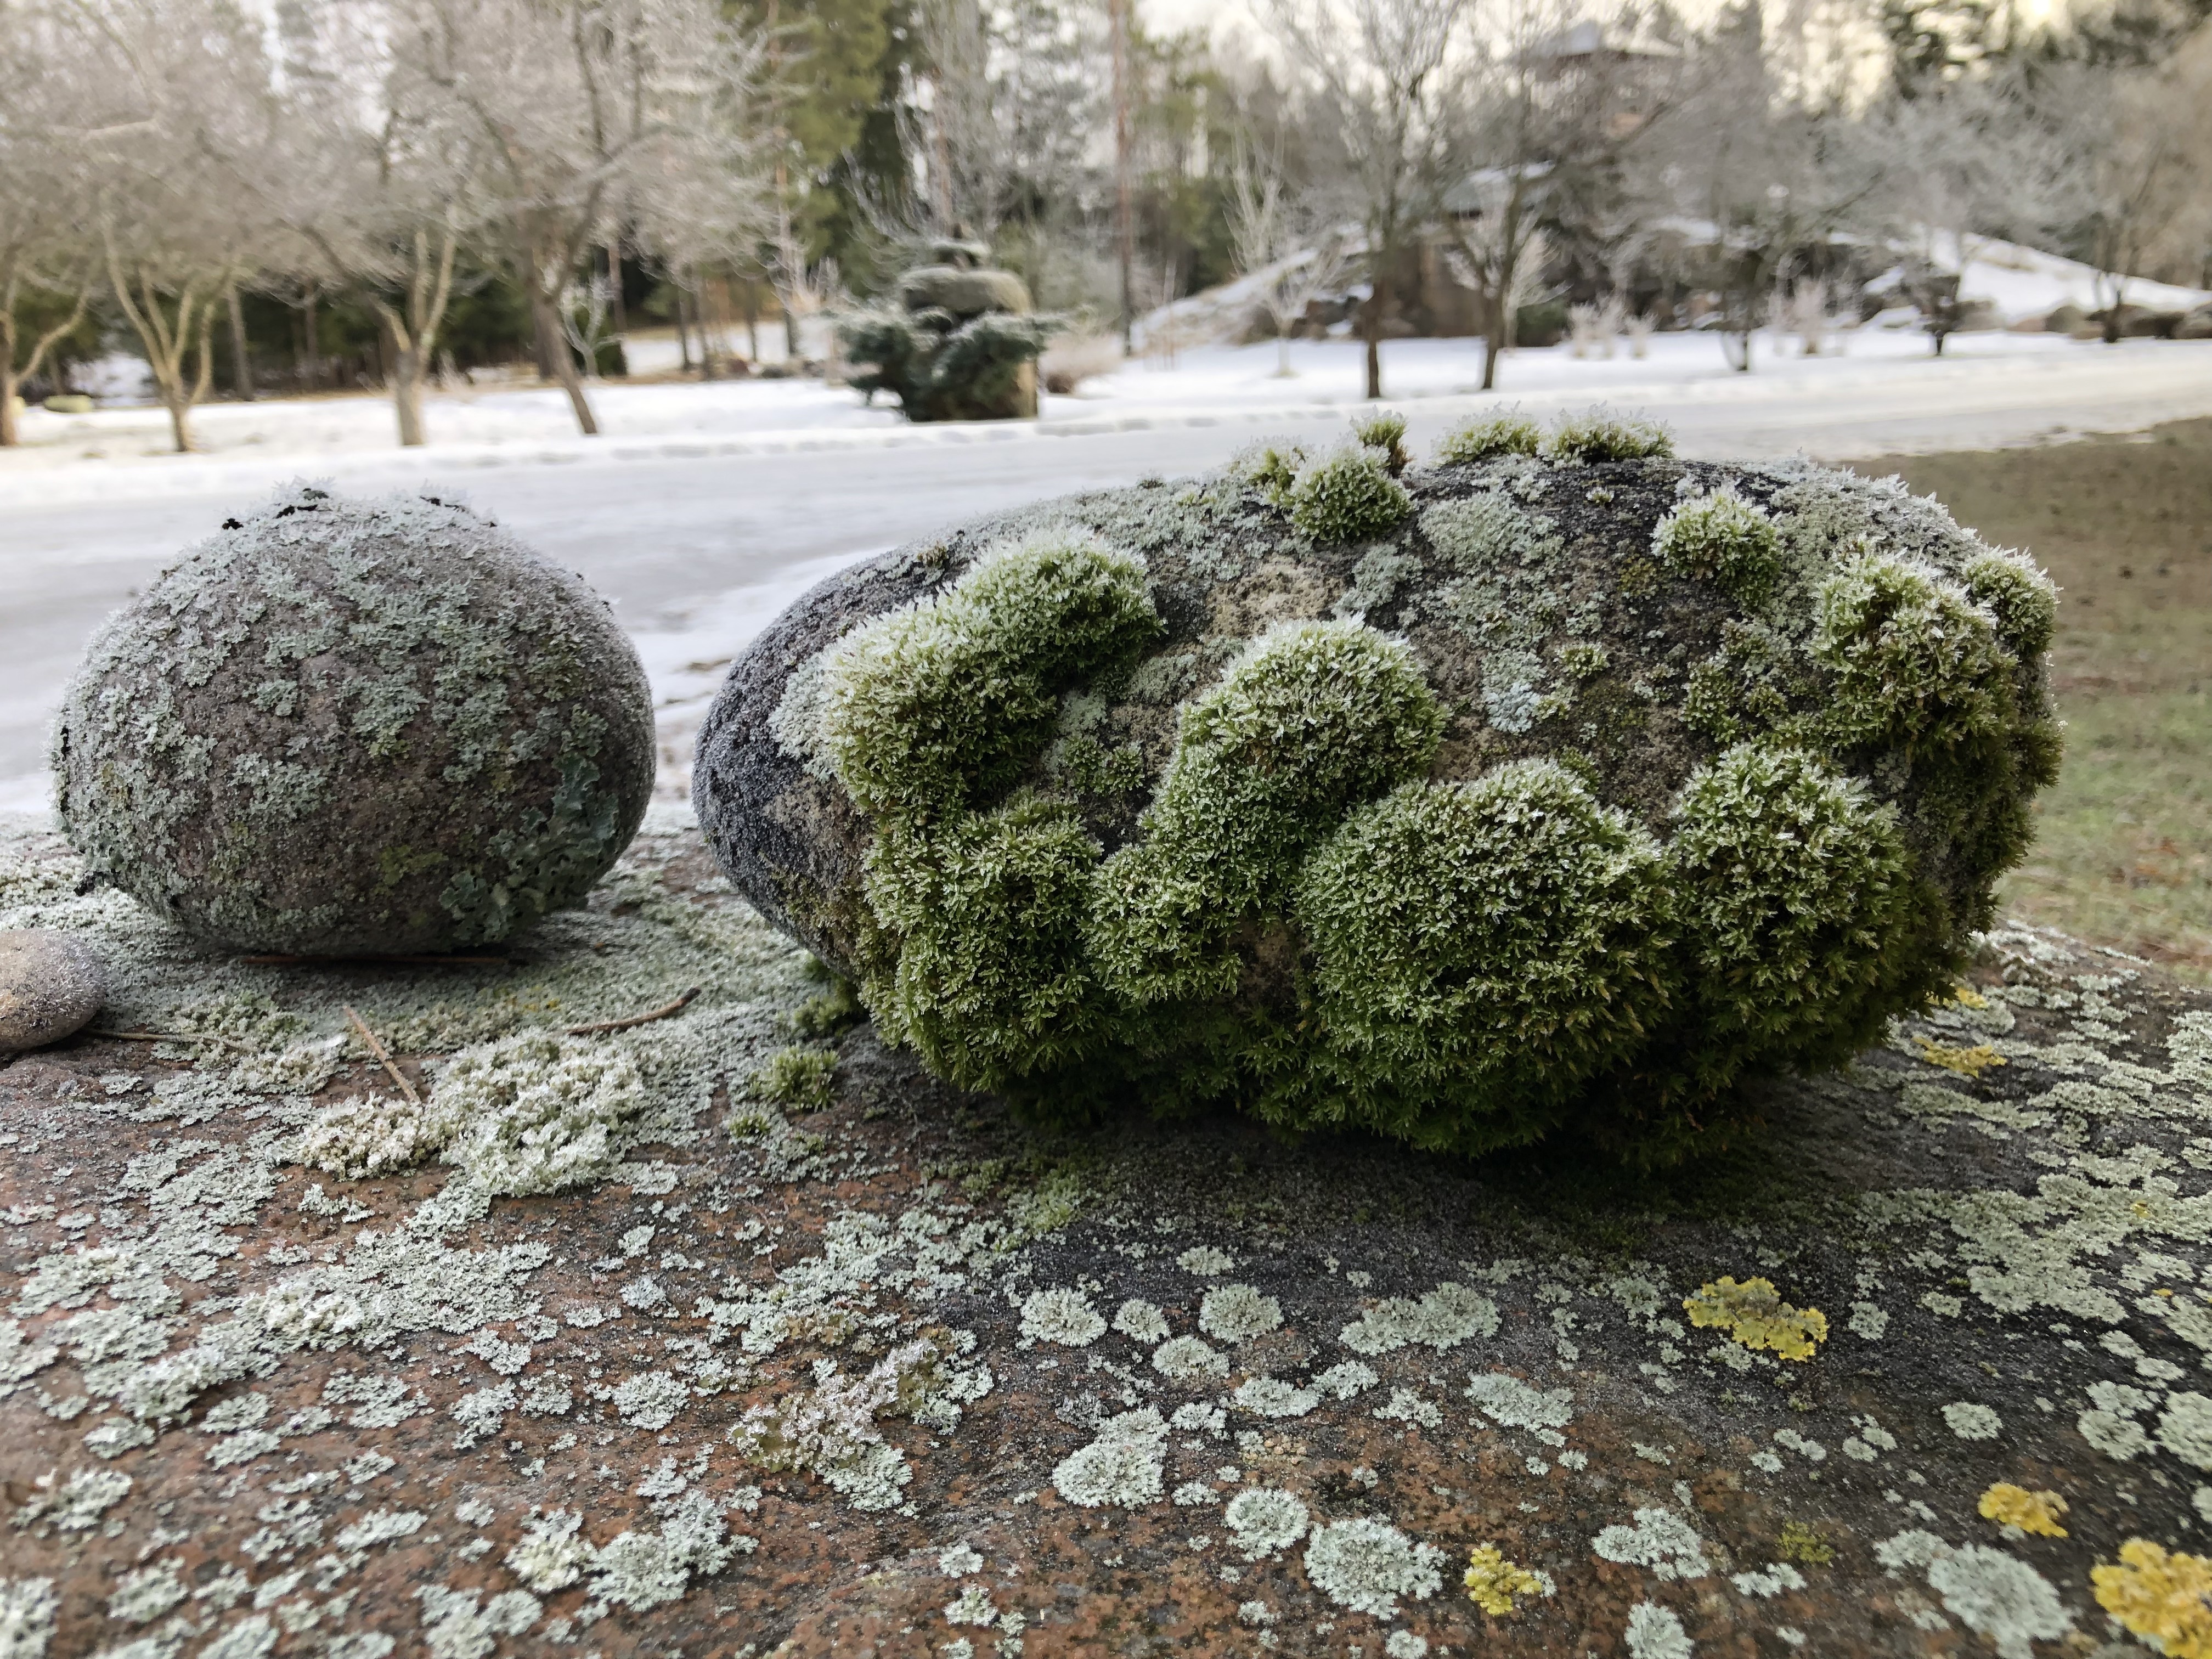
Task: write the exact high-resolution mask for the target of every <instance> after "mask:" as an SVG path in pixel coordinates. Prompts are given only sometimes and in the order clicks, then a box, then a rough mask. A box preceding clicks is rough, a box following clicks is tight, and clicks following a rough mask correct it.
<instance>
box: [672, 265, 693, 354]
mask: <svg viewBox="0 0 2212 1659" xmlns="http://www.w3.org/2000/svg"><path fill="white" fill-rule="evenodd" d="M675 286H676V352H677V356H678V359H679V360H680V362H681V366H682V368H683V370H684V373H685V374H690V372H691V331H690V329H689V328H688V327H686V326H685V325H684V285H683V284H682V283H677V284H676V285H675Z"/></svg>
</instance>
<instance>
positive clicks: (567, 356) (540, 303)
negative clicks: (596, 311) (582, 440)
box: [530, 282, 599, 438]
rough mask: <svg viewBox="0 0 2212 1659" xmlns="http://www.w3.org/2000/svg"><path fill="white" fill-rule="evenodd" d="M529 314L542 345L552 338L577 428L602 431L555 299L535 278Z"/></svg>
mask: <svg viewBox="0 0 2212 1659" xmlns="http://www.w3.org/2000/svg"><path fill="white" fill-rule="evenodd" d="M530 318H531V322H532V325H533V326H534V327H535V329H536V331H537V334H538V344H539V347H540V349H544V346H545V345H546V343H548V342H550V343H551V344H552V346H553V364H554V368H555V372H556V377H557V378H558V379H559V380H560V382H561V390H562V391H563V392H567V393H568V407H569V409H570V410H573V411H574V414H575V416H576V429H577V430H578V431H579V432H580V433H582V434H583V435H585V436H586V438H594V437H597V436H598V435H599V422H597V421H596V420H594V419H592V405H591V402H590V400H589V399H587V398H586V397H585V396H584V377H583V376H582V375H581V374H578V373H577V372H576V354H575V353H574V352H573V351H571V350H569V349H568V341H567V340H565V339H563V338H562V336H561V319H560V318H559V317H557V316H556V315H555V314H554V311H553V301H550V299H548V298H546V296H545V290H544V288H543V287H542V286H541V285H540V284H538V283H535V282H533V283H531V285H530Z"/></svg>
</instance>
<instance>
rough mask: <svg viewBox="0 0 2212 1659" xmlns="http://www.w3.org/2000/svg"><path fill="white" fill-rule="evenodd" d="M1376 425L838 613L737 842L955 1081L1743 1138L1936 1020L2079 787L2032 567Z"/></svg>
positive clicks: (870, 587)
mask: <svg viewBox="0 0 2212 1659" xmlns="http://www.w3.org/2000/svg"><path fill="white" fill-rule="evenodd" d="M1402 435H1403V426H1402V423H1401V422H1398V421H1396V420H1395V418H1393V417H1389V416H1383V417H1379V418H1374V419H1370V421H1368V422H1366V423H1364V425H1363V426H1361V427H1359V428H1356V429H1355V441H1353V442H1352V443H1349V444H1347V445H1346V446H1345V447H1343V448H1341V449H1340V450H1337V451H1335V452H1334V453H1328V454H1323V455H1319V456H1310V455H1307V454H1305V453H1302V452H1300V451H1298V450H1297V449H1295V448H1284V447H1267V446H1261V447H1255V449H1254V450H1251V451H1249V452H1247V453H1246V454H1244V455H1243V456H1242V457H1240V458H1239V459H1238V461H1237V463H1236V464H1235V465H1232V466H1231V467H1230V468H1229V469H1228V470H1226V471H1224V472H1222V473H1219V474H1217V475H1214V476H1212V477H1206V478H1202V479H1200V480H1198V481H1196V482H1193V483H1180V484H1169V483H1148V484H1145V485H1140V486H1139V487H1137V488H1135V489H1123V490H1114V491H1108V492H1103V493H1100V494H1096V495H1081V496H1074V497H1069V498H1066V499H1064V500H1060V501H1050V502H1047V503H1044V504H1042V505H1041V506H1037V507H1030V508H1028V509H1025V510H1024V511H1022V512H1018V513H1012V514H1009V515H1006V516H1005V517H1002V518H1000V519H996V520H991V521H989V522H987V523H985V524H982V525H980V526H975V527H974V528H973V529H969V530H964V531H962V532H957V533H955V534H952V535H951V536H948V537H945V538H942V539H938V540H932V541H929V542H927V543H924V544H917V545H914V546H909V547H906V548H902V549H899V550H896V551H894V552H892V553H890V554H886V555H884V556H882V557H881V558H878V559H876V560H874V561H872V562H869V563H867V564H865V565H862V566H860V567H859V568H855V569H854V570H853V571H850V572H848V573H847V574H843V575H841V576H839V577H836V578H834V579H833V580H830V581H829V582H827V583H825V584H823V586H821V587H819V588H817V589H816V590H815V591H814V592H812V593H811V594H809V595H808V596H806V597H805V599H801V600H800V601H799V603H798V604H797V605H794V606H793V607H792V609H791V610H790V611H787V613H786V614H785V615H784V616H783V617H781V619H780V620H779V621H778V622H777V623H775V626H774V627H772V628H771V629H769V631H768V632H767V633H766V634H765V635H763V637H762V638H761V639H760V641H758V642H757V644H756V645H755V646H754V647H752V649H751V650H750V652H749V653H747V654H746V655H745V656H744V657H743V658H742V659H739V661H738V663H737V664H736V665H735V666H734V667H733V668H732V671H731V675H730V678H729V681H728V684H726V686H725V688H724V690H723V691H722V693H721V696H720V699H719V700H718V702H717V703H716V706H715V708H714V711H713V713H712V714H711V715H710V716H709V718H708V721H707V724H706V726H705V728H704V730H703V731H702V734H701V738H700V746H699V755H698V761H697V764H696V769H695V779H696V781H695V786H694V788H695V794H696V800H697V804H698V806H699V810H700V815H701V819H702V825H703V827H704V828H705V829H706V830H707V833H708V837H709V839H710V841H711V842H712V843H713V845H714V848H715V850H716V853H717V854H718V855H719V856H720V859H721V860H722V861H723V864H724V866H725V867H726V869H727V870H728V872H730V874H731V876H732V878H733V879H734V880H735V882H736V883H737V884H738V887H739V888H740V889H741V890H743V891H744V893H745V894H746V895H747V896H750V898H751V899H752V900H753V902H755V903H757V904H758V905H759V906H760V907H761V908H763V911H764V912H765V913H766V914H767V915H769V917H770V918H771V919H772V920H774V921H776V922H777V923H778V924H779V925H780V926H781V927H784V928H786V929H787V930H788V931H789V932H790V933H793V934H794V935H795V936H796V937H798V938H799V939H802V940H803V941H804V942H805V943H806V944H807V945H809V946H810V947H811V948H812V949H813V950H815V951H817V952H819V953H820V954H821V955H822V956H823V957H824V958H825V959H826V960H828V961H829V963H832V964H833V965H835V966H836V967H837V968H839V969H842V970H843V971H845V972H846V973H848V974H849V975H852V976H853V977H854V979H856V980H857V981H858V982H859V986H860V994H861V996H862V998H863V999H864V1000H865V1001H866V1005H867V1006H868V1008H869V1009H870V1011H871V1012H872V1014H873V1015H874V1017H875V1018H876V1020H877V1023H878V1025H879V1027H881V1028H882V1030H884V1032H885V1033H886V1034H887V1035H889V1036H892V1037H893V1038H895V1039H896V1040H898V1041H902V1042H908V1043H911V1044H912V1045H914V1046H915V1048H917V1049H918V1050H919V1052H920V1053H921V1055H922V1057H923V1058H924V1059H925V1060H927V1063H928V1064H929V1065H930V1066H932V1067H933V1068H934V1069H935V1070H937V1071H938V1072H939V1073H940V1074H942V1075H944V1076H945V1077H946V1078H948V1079H952V1080H953V1081H956V1082H958V1083H960V1084H963V1085H968V1086H970V1087H977V1088H987V1089H993V1090H997V1091H1002V1092H1004V1093H1005V1094H1006V1095H1007V1096H1008V1097H1011V1098H1012V1099H1013V1100H1015V1101H1017V1102H1018V1103H1024V1104H1026V1105H1027V1106H1029V1107H1030V1109H1034V1110H1037V1111H1041V1112H1044V1113H1070V1112H1090V1111H1095V1110H1098V1109H1107V1108H1109V1107H1111V1106H1112V1105H1114V1104H1115V1103H1117V1102H1121V1101H1131V1102H1136V1103H1143V1104H1146V1105H1148V1106H1150V1107H1152V1109H1158V1110H1175V1109H1188V1108H1192V1107H1195V1106H1198V1105H1201V1104H1206V1103H1234V1104H1237V1105H1238V1106H1240V1107H1242V1108H1243V1109H1247V1110H1249V1111H1252V1112H1255V1113H1256V1114H1258V1115H1261V1116H1262V1117H1264V1118H1267V1119H1268V1120H1270V1121H1275V1122H1278V1123H1281V1124H1284V1125H1286V1126H1291V1127H1308V1128H1317V1127H1333V1126H1346V1127H1364V1128H1368V1129H1372V1130H1377V1131H1381V1132H1383V1133H1388V1134H1390V1135H1394V1136H1398V1137H1402V1138H1404V1139H1408V1140H1411V1141H1413V1142H1415V1143H1416V1144H1419V1145H1422V1146H1433V1147H1437V1148H1445V1149H1452V1150H1456V1151H1463V1152H1479V1151H1482V1150H1485V1149H1487V1148H1491V1147H1494V1146H1501V1145H1510V1144H1515V1143H1522V1142H1527V1141H1529V1140H1532V1139H1535V1138H1537V1137H1539V1136H1541V1135H1544V1134H1546V1133H1549V1132H1551V1131H1553V1130H1555V1129H1559V1128H1572V1129H1575V1130H1577V1131H1579V1132H1581V1133H1584V1134H1586V1135H1588V1136H1589V1137H1591V1138H1593V1139H1595V1140H1597V1141H1598V1142H1600V1143H1601V1144H1602V1145H1604V1146H1607V1147H1608V1148H1610V1149H1611V1150H1613V1152H1617V1153H1619V1154H1620V1155H1622V1156H1625V1157H1627V1158H1632V1159H1633V1160H1636V1161H1638V1162H1644V1163H1664V1162H1668V1161H1670V1160H1673V1159H1674V1158H1679V1157H1680V1156H1681V1155H1683V1154H1684V1153H1686V1152H1688V1151H1690V1150H1692V1148H1694V1147H1697V1146H1699V1145H1701V1144H1704V1145H1717V1144H1721V1143H1723V1142H1725V1141H1726V1140H1727V1139H1729V1137H1730V1136H1731V1135H1732V1134H1733V1133H1735V1131H1736V1130H1737V1129H1738V1128H1740V1127H1741V1126H1742V1124H1743V1122H1744V1121H1745V1119H1746V1116H1747V1113H1748V1110H1749V1109H1748V1108H1747V1107H1745V1106H1743V1105H1742V1104H1741V1100H1742V1099H1743V1098H1745V1097H1742V1096H1741V1095H1739V1094H1738V1092H1737V1091H1736V1090H1735V1085H1736V1084H1737V1082H1738V1081H1739V1079H1743V1078H1745V1077H1746V1076H1747V1075H1748V1074H1751V1073H1759V1072H1771V1071H1774V1070H1778V1069H1784V1068H1807V1067H1818V1066H1827V1065H1832V1064H1834V1063H1837V1062H1839V1061H1840V1060H1843V1059H1844V1058H1845V1057H1846V1056H1848V1055H1849V1054H1851V1053H1852V1052H1853V1051H1854V1050H1855V1049H1856V1048H1858V1047H1859V1046H1861V1045H1863V1043H1865V1042H1868V1041H1869V1039H1871V1038H1872V1037H1874V1036H1876V1035H1877V1034H1878V1033H1879V1032H1880V1031H1881V1029H1882V1027H1883V1024H1884V1023H1885V1022H1886V1021H1887V1019H1888V1018H1890V1017H1891V1016H1893V1015H1894V1014H1897V1013H1899V1012H1904V1011H1906V1010H1910V1009H1912V1008H1914V1007H1917V1006H1920V1005H1922V1004H1923V1003H1924V1002H1925V1001H1926V1000H1928V999H1929V997H1930V996H1932V995H1936V994H1941V993H1942V991H1943V990H1944V989H1945V988H1946V987H1947V985H1948V981H1949V977H1950V975H1952V974H1954V972H1955V971H1956V969H1958V967H1959V965H1960V963H1961V961H1962V959H1963V957H1964V955H1965V952H1966V949H1967V945H1968V941H1969V939H1970V936H1971V935H1972V933H1973V932H1974V931H1975V930H1976V929H1978V928H1980V927H1983V926H1984V925H1985V924H1986V923H1987V922H1988V921H1989V919H1990V905H1991V887H1992V884H1993V883H1994V882H1995V880H1996V878H1997V876H1998V875H1999V874H2000V873H2001V872H2002V871H2003V870H2005V869H2006V868H2007V867H2008V866H2009V865H2011V864H2012V863H2013V862H2015V860H2017V859H2018V858H2019V857H2020V856H2021V852H2022V851H2023V849H2024V848H2025V847H2026V846H2027V841H2028V837H2029V833H2030V830H2029V816H2028V813H2029V803H2030V799H2031V796H2032V795H2033V792H2034V790H2035V789H2036V788H2037V787H2039V786H2040V785H2042V784H2044V783H2045V782H2047V781H2049V780H2050V779H2051V776H2052V775H2053V773H2054V770H2055V768H2056V766H2057V754H2058V738H2057V723H2056V721H2055V720H2053V719H2052V717H2051V711H2050V707H2049V702H2048V697H2047V693H2046V690H2045V674H2044V666H2043V656H2044V651H2045V647H2046V645H2047V644H2048V642H2049V640H2050V635H2051V626H2052V621H2053V614H2054V611H2053V595H2052V590H2051V586H2050V583H2049V582H2048V581H2047V580H2046V579H2045V577H2044V576H2043V575H2042V574H2041V573H2040V572H2039V571H2038V570H2037V569H2036V568H2034V567H2033V565H2032V564H2031V563H2029V562H2027V560H2026V559H2024V558H2022V557H2021V556H2018V555H2016V554H2012V553H2007V552H2002V551H1998V550H1993V549H1990V548H1989V547H1987V546H1984V544H1982V543H1981V542H1979V541H1978V540H1977V539H1976V538H1974V537H1973V536H1972V534H1970V533H1969V532H1966V531H1964V530H1962V529H1960V527H1959V526H1957V525H1956V524H1955V523H1954V521H1953V520H1952V519H1951V518H1950V516H1949V515H1948V513H1945V512H1944V510H1943V509H1942V507H1940V506H1938V505H1937V504H1936V502H1934V501H1932V500H1919V499H1915V498H1914V497H1912V496H1911V495H1909V494H1907V493H1906V492H1905V490H1904V489H1902V488H1901V487H1900V486H1899V485H1898V484H1897V483H1895V482H1894V481H1888V482H1881V483H1877V482H1874V481H1871V480H1868V479H1863V478H1860V477H1856V476H1854V475H1852V474H1849V473H1844V472H1837V471H1827V470H1826V469H1823V468H1820V467H1818V466H1815V465H1811V464H1809V463H1804V462H1794V463H1789V464H1784V465H1769V466H1729V465H1711V464H1706V463H1699V462H1689V461H1684V460H1680V459H1675V458H1674V456H1673V455H1672V453H1671V447H1670V445H1669V444H1668V441H1667V440H1666V437H1665V435H1664V434H1663V433H1662V432H1661V431H1659V430H1658V429H1656V428H1651V427H1649V426H1647V425H1644V424H1643V423H1640V422H1624V421H1620V420H1614V419H1611V418H1608V417H1605V416H1590V417H1587V418H1579V419H1571V420H1568V421H1565V422H1561V423H1560V424H1559V426H1558V427H1557V428H1554V429H1553V431H1552V432H1551V433H1549V434H1548V435H1540V434H1539V433H1538V432H1537V431H1536V429H1535V428H1534V426H1533V425H1532V424H1530V423H1528V422H1524V421H1521V420H1518V419H1516V418H1514V417H1511V416H1505V417H1500V418H1496V419H1492V420H1490V421H1487V422H1480V423H1478V424H1477V425H1475V426H1474V427H1471V428H1467V429H1464V430H1462V431H1461V432H1459V433H1455V434H1454V435H1452V436H1451V437H1450V438H1449V439H1448V440H1447V441H1446V442H1445V444H1444V445H1443V447H1442V449H1441V451H1440V452H1439V454H1438V456H1437V464H1436V465H1433V466H1431V467H1429V468H1427V469H1417V468H1413V467H1412V466H1410V465H1409V464H1408V459H1407V456H1406V454H1405V452H1404V449H1403V447H1402V442H1401V440H1402Z"/></svg>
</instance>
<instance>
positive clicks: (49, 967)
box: [0, 927, 107, 1053]
mask: <svg viewBox="0 0 2212 1659" xmlns="http://www.w3.org/2000/svg"><path fill="white" fill-rule="evenodd" d="M106 1000H107V975H106V974H105V973H104V972H103V971H102V970H101V969H100V958H99V957H96V956H94V954H93V953H92V952H91V951H88V950H87V949H86V948H85V947H84V945H82V944H81V943H79V942H78V941H77V940H76V939H71V938H70V936H69V935H68V934H66V933H52V932H49V931H46V930H45V929H42V928H37V927H27V928H19V929H16V930H15V931H13V932H10V933H0V1053H5V1052H7V1051H9V1050H11V1049H15V1050H20V1049H24V1048H45V1047H46V1044H48V1043H49V1042H60V1041H61V1040H62V1039H63V1038H64V1037H70V1036H76V1034H77V1033H78V1032H79V1031H81V1030H83V1029H84V1028H85V1027H86V1026H88V1025H89V1024H92V1021H93V1017H94V1015H95V1014H97V1013H99V1012H100V1005H101V1004H102V1003H103V1002H105V1001H106Z"/></svg>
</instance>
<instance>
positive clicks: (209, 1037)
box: [84, 1026, 258, 1054]
mask: <svg viewBox="0 0 2212 1659" xmlns="http://www.w3.org/2000/svg"><path fill="white" fill-rule="evenodd" d="M84 1034H85V1036H96V1037H112V1038H113V1039H114V1040H115V1041H116V1042H219V1043H221V1044H222V1046H223V1047H224V1048H235V1049H237V1050H238V1052H239V1053H240V1054H254V1053H257V1052H258V1050H256V1049H255V1048H254V1047H253V1045H252V1043H250V1042H239V1041H238V1039H237V1038H235V1037H227V1036H216V1034H215V1033H214V1032H212V1031H103V1030H97V1029H95V1028H94V1027H90V1026H88V1027H87V1028H86V1029H85V1033H84Z"/></svg>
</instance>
